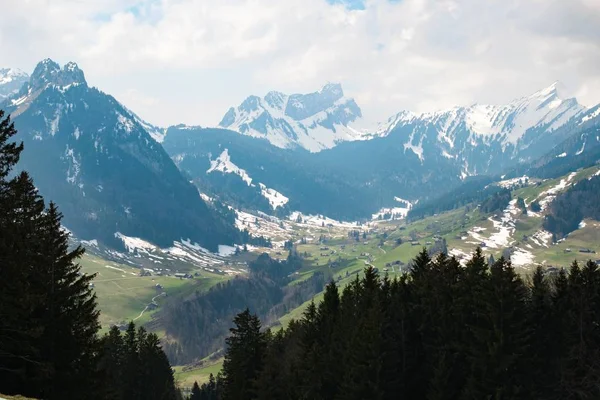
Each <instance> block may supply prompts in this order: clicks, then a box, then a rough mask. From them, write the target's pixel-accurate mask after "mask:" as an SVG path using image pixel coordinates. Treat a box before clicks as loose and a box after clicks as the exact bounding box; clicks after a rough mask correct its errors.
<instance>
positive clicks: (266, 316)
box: [160, 254, 326, 365]
mask: <svg viewBox="0 0 600 400" xmlns="http://www.w3.org/2000/svg"><path fill="white" fill-rule="evenodd" d="M301 266H302V262H301V259H300V258H299V257H298V256H297V255H295V254H291V255H290V256H289V257H288V259H287V260H285V261H283V262H279V261H276V260H273V259H272V258H270V257H269V256H268V255H267V254H263V255H261V256H259V257H258V259H257V260H256V261H253V262H251V263H250V264H249V270H250V274H249V276H248V277H237V278H234V279H232V280H229V281H227V282H225V283H222V284H218V285H217V286H215V287H214V288H212V289H211V290H210V291H209V292H208V293H197V294H195V295H193V296H192V297H190V298H188V299H186V300H184V301H181V300H180V299H176V300H175V301H173V302H170V303H169V304H168V305H167V306H166V307H165V308H164V310H163V311H162V312H161V314H160V320H161V323H162V325H163V326H164V328H165V330H166V333H167V342H166V344H165V351H166V353H167V355H168V356H169V359H170V360H171V362H172V363H173V364H177V365H179V364H186V363H191V362H193V361H197V360H198V359H202V358H204V357H206V356H208V355H209V354H210V353H212V352H214V351H217V350H219V349H221V348H222V347H223V339H224V338H225V336H226V335H227V332H228V329H229V328H230V327H231V320H232V318H233V317H234V316H235V315H236V314H237V313H239V312H241V311H242V310H244V309H245V308H251V309H252V310H253V311H254V312H256V313H257V314H258V315H260V316H261V318H262V319H263V320H265V321H269V322H272V321H275V320H276V319H277V318H279V317H281V316H282V315H284V314H285V313H286V312H288V311H290V310H292V309H294V308H296V307H298V306H299V305H301V304H302V303H304V302H305V301H308V300H310V299H311V298H312V297H313V296H314V295H315V294H317V293H319V292H321V291H322V290H323V287H324V286H325V283H326V278H325V276H324V274H323V273H322V272H318V273H315V274H314V275H312V276H311V277H310V278H309V279H307V280H305V281H303V282H300V283H297V284H294V285H287V284H288V283H289V281H290V278H289V277H288V276H289V275H290V274H292V273H293V272H294V271H296V270H297V269H299V268H300V267H301Z"/></svg>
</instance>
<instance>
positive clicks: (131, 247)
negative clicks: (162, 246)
mask: <svg viewBox="0 0 600 400" xmlns="http://www.w3.org/2000/svg"><path fill="white" fill-rule="evenodd" d="M115 237H116V238H117V239H121V241H122V242H123V244H124V245H125V248H126V249H127V251H128V252H130V253H133V252H134V251H136V250H137V251H144V252H148V251H149V250H156V249H157V248H158V247H157V246H155V245H153V244H152V243H150V242H147V241H145V240H144V239H140V238H137V237H131V236H126V235H123V234H122V233H121V232H116V233H115Z"/></svg>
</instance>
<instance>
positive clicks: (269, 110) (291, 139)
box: [219, 83, 372, 151]
mask: <svg viewBox="0 0 600 400" xmlns="http://www.w3.org/2000/svg"><path fill="white" fill-rule="evenodd" d="M360 118H362V112H361V110H360V108H359V107H358V105H357V104H356V102H355V101H354V99H352V98H347V97H345V96H344V92H343V90H342V86H341V85H340V84H339V83H328V84H326V85H325V86H323V87H322V88H321V89H319V90H318V91H316V92H312V93H308V94H292V95H287V94H285V93H281V92H277V91H271V92H269V93H267V94H266V95H265V96H264V97H262V98H261V97H258V96H249V97H247V98H246V99H245V100H244V101H243V102H242V103H241V104H240V105H239V106H238V107H237V108H233V107H232V108H230V109H229V110H228V111H227V113H226V114H225V116H224V117H223V119H222V120H221V122H220V124H219V126H221V127H223V128H228V129H232V130H235V131H237V132H239V133H241V134H244V135H248V136H254V137H259V138H266V139H268V140H269V141H270V142H271V143H272V144H273V145H275V146H278V147H283V148H292V147H303V148H305V149H308V150H310V151H320V150H323V149H326V148H331V147H333V146H335V145H336V144H338V143H339V142H343V141H350V140H363V139H367V138H370V137H371V136H372V134H367V133H365V132H362V131H359V130H356V129H353V128H352V127H351V126H350V124H352V123H354V122H356V121H357V120H359V119H360Z"/></svg>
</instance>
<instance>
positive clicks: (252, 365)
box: [222, 309, 266, 400]
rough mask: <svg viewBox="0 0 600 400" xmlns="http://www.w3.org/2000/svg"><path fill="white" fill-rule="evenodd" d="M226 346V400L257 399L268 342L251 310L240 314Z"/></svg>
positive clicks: (224, 373)
mask: <svg viewBox="0 0 600 400" xmlns="http://www.w3.org/2000/svg"><path fill="white" fill-rule="evenodd" d="M233 323H234V325H235V327H233V328H231V329H230V330H229V331H230V333H231V334H230V336H229V337H228V338H227V339H226V341H225V343H226V346H227V351H226V353H225V360H224V362H223V371H222V372H223V384H224V387H223V390H224V391H223V399H224V400H234V399H249V400H250V399H254V398H256V394H257V393H256V392H257V390H256V380H257V378H258V376H259V373H260V371H261V370H262V367H263V362H264V356H265V351H266V340H265V336H264V334H263V333H262V332H261V331H260V328H261V324H260V320H259V319H258V317H257V316H256V315H252V314H250V310H248V309H246V310H245V311H243V312H241V313H240V314H238V315H237V316H236V317H235V318H234V320H233Z"/></svg>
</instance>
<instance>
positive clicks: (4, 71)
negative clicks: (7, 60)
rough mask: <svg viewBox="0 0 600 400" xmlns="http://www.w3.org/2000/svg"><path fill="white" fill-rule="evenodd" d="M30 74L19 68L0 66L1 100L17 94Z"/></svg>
mask: <svg viewBox="0 0 600 400" xmlns="http://www.w3.org/2000/svg"><path fill="white" fill-rule="evenodd" d="M28 79H29V75H27V73H25V72H23V71H21V70H20V69H17V68H0V101H1V100H3V99H5V98H7V97H9V96H11V95H13V94H16V93H17V92H18V91H19V89H21V87H22V86H23V84H25V82H27V80H28Z"/></svg>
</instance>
